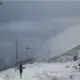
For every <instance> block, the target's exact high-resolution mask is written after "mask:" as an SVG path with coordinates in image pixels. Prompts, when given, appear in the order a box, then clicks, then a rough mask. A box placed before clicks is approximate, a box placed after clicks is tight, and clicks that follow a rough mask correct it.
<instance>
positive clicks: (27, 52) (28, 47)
mask: <svg viewBox="0 0 80 80" xmlns="http://www.w3.org/2000/svg"><path fill="white" fill-rule="evenodd" d="M29 49H31V48H29V47H28V46H27V48H26V50H27V60H28V56H29V54H28V50H29Z"/></svg>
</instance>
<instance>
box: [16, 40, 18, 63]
mask: <svg viewBox="0 0 80 80" xmlns="http://www.w3.org/2000/svg"><path fill="white" fill-rule="evenodd" d="M17 61H18V42H17V40H16V64H17Z"/></svg>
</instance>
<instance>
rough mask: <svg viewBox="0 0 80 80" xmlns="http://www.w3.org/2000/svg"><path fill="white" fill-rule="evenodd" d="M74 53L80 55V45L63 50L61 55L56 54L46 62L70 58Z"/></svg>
mask: <svg viewBox="0 0 80 80" xmlns="http://www.w3.org/2000/svg"><path fill="white" fill-rule="evenodd" d="M75 55H78V57H79V55H80V45H78V46H76V47H74V48H72V49H70V50H68V51H65V52H63V53H62V54H61V55H59V56H56V57H53V58H51V59H49V60H48V62H54V61H57V60H60V59H67V60H68V59H72V58H73V56H75Z"/></svg>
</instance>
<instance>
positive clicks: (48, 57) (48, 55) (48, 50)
mask: <svg viewBox="0 0 80 80" xmlns="http://www.w3.org/2000/svg"><path fill="white" fill-rule="evenodd" d="M49 58H50V50H48V60H49Z"/></svg>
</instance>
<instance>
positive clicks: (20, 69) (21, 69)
mask: <svg viewBox="0 0 80 80" xmlns="http://www.w3.org/2000/svg"><path fill="white" fill-rule="evenodd" d="M19 73H20V78H21V77H22V73H23V66H22V64H20V65H19Z"/></svg>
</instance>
